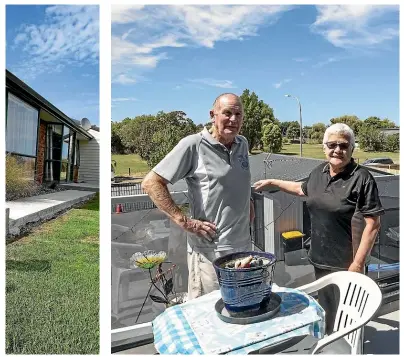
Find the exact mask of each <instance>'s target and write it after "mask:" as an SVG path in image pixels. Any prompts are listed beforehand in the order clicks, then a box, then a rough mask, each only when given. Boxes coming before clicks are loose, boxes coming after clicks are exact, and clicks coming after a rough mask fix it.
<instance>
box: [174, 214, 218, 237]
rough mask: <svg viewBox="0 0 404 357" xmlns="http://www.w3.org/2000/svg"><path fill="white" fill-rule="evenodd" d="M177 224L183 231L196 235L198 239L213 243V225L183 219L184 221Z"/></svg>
mask: <svg viewBox="0 0 404 357" xmlns="http://www.w3.org/2000/svg"><path fill="white" fill-rule="evenodd" d="M178 224H179V226H180V227H181V228H182V229H184V230H185V231H187V232H190V233H193V234H196V235H197V236H198V237H200V238H206V239H207V240H208V241H209V242H213V239H214V238H215V237H216V225H215V224H214V223H211V222H207V221H199V220H197V219H191V218H187V217H184V220H183V221H182V222H180V223H178Z"/></svg>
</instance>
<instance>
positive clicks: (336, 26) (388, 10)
mask: <svg viewBox="0 0 404 357" xmlns="http://www.w3.org/2000/svg"><path fill="white" fill-rule="evenodd" d="M317 11H318V14H317V18H316V21H315V22H314V23H313V24H312V25H311V29H312V31H313V32H315V33H318V34H320V35H322V36H324V38H325V39H326V40H327V41H329V42H330V43H332V44H333V45H334V46H336V47H340V48H351V49H353V48H355V49H360V48H374V47H375V46H378V45H381V44H383V43H385V42H386V41H389V40H392V39H395V38H397V37H398V36H399V27H398V12H399V8H398V6H396V5H386V6H379V5H321V6H317ZM394 13H395V14H394ZM392 14H393V16H389V15H392ZM393 17H394V18H395V19H393Z"/></svg>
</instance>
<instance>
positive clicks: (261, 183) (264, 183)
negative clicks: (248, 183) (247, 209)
mask: <svg viewBox="0 0 404 357" xmlns="http://www.w3.org/2000/svg"><path fill="white" fill-rule="evenodd" d="M270 185H271V180H259V181H257V182H255V183H254V185H253V186H254V189H255V191H261V190H262V189H263V188H264V187H266V186H270Z"/></svg>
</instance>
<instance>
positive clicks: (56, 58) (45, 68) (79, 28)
mask: <svg viewBox="0 0 404 357" xmlns="http://www.w3.org/2000/svg"><path fill="white" fill-rule="evenodd" d="M98 37H99V15H98V6H80V5H72V6H60V5H56V6H49V7H47V8H46V10H45V19H44V21H43V22H42V23H41V24H24V25H22V26H21V27H20V28H19V33H18V34H17V35H16V36H15V38H14V41H13V49H15V48H19V49H21V50H22V51H23V53H24V59H23V60H22V61H21V62H20V63H18V64H16V65H15V69H14V71H15V72H16V73H18V72H23V73H24V75H23V77H24V78H27V77H30V78H35V77H36V76H38V75H39V74H41V73H52V72H55V71H56V72H57V71H60V70H62V69H63V67H64V66H66V65H76V66H82V65H83V64H96V63H98V53H99V41H98Z"/></svg>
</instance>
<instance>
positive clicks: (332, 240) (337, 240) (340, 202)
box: [302, 160, 384, 270]
mask: <svg viewBox="0 0 404 357" xmlns="http://www.w3.org/2000/svg"><path fill="white" fill-rule="evenodd" d="M302 190H303V192H304V194H305V195H306V196H307V206H308V209H309V212H310V219H311V245H310V251H309V260H310V262H311V263H312V264H313V265H314V266H316V267H318V268H322V269H331V270H346V269H348V268H349V266H350V264H351V263H352V262H353V259H354V254H355V253H356V250H357V248H358V247H359V243H360V240H361V237H362V233H363V228H364V218H363V217H364V216H380V215H382V214H384V210H383V207H382V205H381V203H380V199H379V193H378V190H377V185H376V181H375V179H374V178H373V176H372V175H371V174H370V172H369V171H368V170H367V169H366V168H364V167H362V166H360V165H358V164H356V163H355V162H354V161H353V160H351V162H350V163H349V164H348V165H347V166H346V168H345V170H344V171H342V172H340V173H338V174H337V175H335V176H334V177H331V175H330V166H329V163H328V162H327V163H322V164H320V165H319V166H318V167H316V168H315V169H314V170H313V171H312V172H311V173H310V176H309V179H308V181H307V182H304V183H303V184H302Z"/></svg>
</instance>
